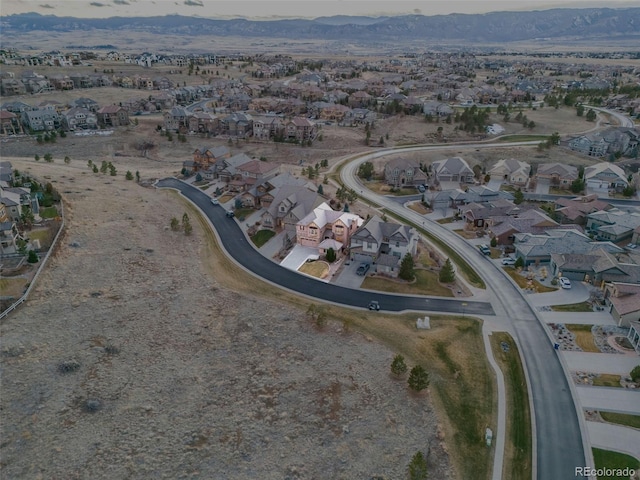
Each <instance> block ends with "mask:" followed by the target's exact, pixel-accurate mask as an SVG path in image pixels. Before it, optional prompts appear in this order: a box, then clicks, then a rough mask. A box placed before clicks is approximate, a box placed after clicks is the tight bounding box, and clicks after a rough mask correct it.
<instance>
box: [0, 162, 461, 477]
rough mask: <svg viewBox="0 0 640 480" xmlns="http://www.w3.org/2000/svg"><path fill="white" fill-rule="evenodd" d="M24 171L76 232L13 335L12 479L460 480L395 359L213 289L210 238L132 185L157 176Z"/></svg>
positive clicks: (165, 197) (217, 281) (172, 205)
mask: <svg viewBox="0 0 640 480" xmlns="http://www.w3.org/2000/svg"><path fill="white" fill-rule="evenodd" d="M96 160H99V159H94V161H96ZM11 161H12V162H13V164H14V167H16V168H19V169H20V170H21V171H28V169H29V168H30V169H31V171H32V172H33V173H34V174H37V175H38V176H40V177H45V176H48V177H50V179H51V180H50V181H52V182H54V183H53V184H54V186H56V187H57V188H58V189H59V190H60V191H62V192H66V193H65V194H64V195H65V197H66V199H67V200H68V204H67V208H66V210H67V213H68V218H67V221H68V225H69V228H68V231H67V233H66V236H64V237H63V238H62V244H61V248H60V249H59V250H58V252H57V253H56V255H55V256H54V257H53V258H52V262H51V263H50V266H49V267H48V268H47V270H46V271H45V272H44V274H43V275H42V276H41V280H40V281H39V283H38V286H37V288H36V289H35V291H34V293H33V296H32V297H31V298H30V300H29V301H28V302H27V303H26V304H25V305H24V306H23V307H21V308H19V309H18V310H17V311H16V312H14V313H13V314H11V315H10V316H9V317H8V318H7V319H5V320H4V322H3V323H2V325H0V327H1V336H0V340H1V347H0V354H1V356H0V359H1V362H2V363H1V365H2V370H1V381H2V384H1V385H0V389H1V391H2V395H1V397H0V407H1V410H0V417H1V418H0V420H1V422H0V423H1V430H0V437H2V439H3V440H2V444H1V445H0V468H1V470H0V471H1V474H2V475H1V476H2V478H3V479H18V478H20V479H23V478H34V479H37V478H42V479H65V480H69V479H86V478H91V479H101V478H105V479H114V478H140V479H148V478H169V479H176V478H203V479H204V478H225V479H247V478H263V479H271V478H273V479H283V478H290V479H294V478H296V479H298V478H299V479H303V478H304V479H313V478H318V479H319V478H336V479H338V478H344V479H352V478H372V477H374V476H380V477H381V478H402V477H403V476H404V475H406V473H405V472H406V467H407V464H408V463H409V460H410V458H411V456H412V455H413V454H414V453H415V452H416V451H417V450H422V451H423V452H427V451H429V456H428V458H429V470H430V476H431V478H451V477H453V476H454V475H453V473H452V471H451V467H450V466H449V460H448V455H447V454H446V448H445V446H444V445H443V444H442V442H441V441H440V440H439V438H438V433H437V431H438V427H437V419H436V416H435V413H434V411H433V409H432V407H431V404H430V401H429V397H428V395H425V394H423V395H419V396H414V395H411V394H409V393H408V391H407V388H406V386H405V383H404V382H402V381H397V380H394V379H392V378H391V377H390V375H389V374H388V371H389V365H390V362H391V359H392V357H393V355H394V352H392V351H389V350H388V349H387V348H385V347H384V346H382V345H380V344H378V343H376V342H375V341H372V340H371V339H367V338H363V337H362V336H361V335H359V334H357V333H349V334H345V333H344V332H341V331H340V328H339V327H338V326H336V325H329V326H328V327H327V328H326V329H324V330H323V331H318V330H317V329H316V328H315V327H314V326H312V325H311V324H310V323H309V322H308V321H307V320H306V318H305V315H304V312H301V311H299V310H296V309H294V308H292V307H289V306H287V305H279V304H276V303H274V302H271V301H269V300H268V299H264V298H258V297H253V296H251V295H250V294H246V293H238V292H234V291H230V290H228V289H226V288H225V287H224V286H223V280H224V275H225V272H217V273H216V275H215V278H212V277H211V276H210V275H209V274H208V273H207V269H206V268H205V267H204V266H203V264H202V263H201V260H200V254H201V252H202V251H203V246H204V245H203V242H204V240H205V237H204V235H203V232H202V231H201V230H200V228H199V225H198V224H197V222H192V224H193V226H194V233H193V235H192V236H189V237H187V236H185V235H183V234H182V233H177V232H171V231H169V230H168V228H167V227H168V225H169V220H170V218H171V217H172V216H176V217H178V218H181V217H182V213H183V212H184V211H185V209H184V207H183V206H182V205H181V204H180V203H178V200H177V199H176V198H175V197H174V196H171V195H170V194H169V193H168V192H162V191H156V190H154V189H151V188H143V187H140V186H138V185H136V184H135V183H134V182H130V181H126V180H124V178H123V175H122V174H123V173H124V171H126V170H127V169H131V170H132V171H135V170H140V172H141V174H142V176H143V178H145V177H147V176H150V175H152V174H154V173H155V174H156V176H160V173H163V172H160V173H158V172H157V171H156V170H155V169H156V168H157V167H158V165H157V164H154V163H153V162H151V161H147V162H146V163H144V162H143V161H142V160H131V159H129V160H126V159H119V161H120V162H127V161H128V162H140V163H130V164H126V163H124V164H122V165H119V166H118V171H119V175H118V177H108V176H103V175H99V174H98V175H96V174H92V173H90V172H89V171H88V169H87V168H86V161H85V160H83V161H80V160H75V159H74V160H72V162H71V164H70V165H63V164H62V163H61V162H59V163H54V164H43V163H42V162H40V163H39V164H36V163H35V162H34V161H18V160H15V159H11ZM167 168H168V167H167ZM169 171H170V170H169V169H167V172H166V173H168V172H169ZM120 172H122V173H120ZM72 242H77V243H78V244H79V246H78V247H71V246H70V244H71V243H72Z"/></svg>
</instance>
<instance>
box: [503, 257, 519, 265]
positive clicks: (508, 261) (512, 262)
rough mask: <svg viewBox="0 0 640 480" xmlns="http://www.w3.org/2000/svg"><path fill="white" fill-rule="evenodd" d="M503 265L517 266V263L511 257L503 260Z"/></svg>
mask: <svg viewBox="0 0 640 480" xmlns="http://www.w3.org/2000/svg"><path fill="white" fill-rule="evenodd" d="M502 264H503V265H515V264H516V261H515V260H514V259H513V258H511V257H505V258H503V259H502Z"/></svg>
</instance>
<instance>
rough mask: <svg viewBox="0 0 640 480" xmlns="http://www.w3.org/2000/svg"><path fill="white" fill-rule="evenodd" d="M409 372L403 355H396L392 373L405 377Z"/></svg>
mask: <svg viewBox="0 0 640 480" xmlns="http://www.w3.org/2000/svg"><path fill="white" fill-rule="evenodd" d="M406 372H407V364H406V363H405V361H404V357H403V356H402V355H399V354H398V355H396V356H395V357H393V361H392V362H391V373H393V374H394V375H396V376H398V377H399V376H401V375H404V374H405V373H406Z"/></svg>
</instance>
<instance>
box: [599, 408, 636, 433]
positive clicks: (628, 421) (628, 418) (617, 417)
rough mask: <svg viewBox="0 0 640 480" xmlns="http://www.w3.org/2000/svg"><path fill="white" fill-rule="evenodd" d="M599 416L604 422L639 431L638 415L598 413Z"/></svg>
mask: <svg viewBox="0 0 640 480" xmlns="http://www.w3.org/2000/svg"><path fill="white" fill-rule="evenodd" d="M600 416H601V417H602V419H603V420H604V421H605V422H609V423H617V424H618V425H624V426H625V427H633V428H638V429H640V415H631V414H628V413H616V412H603V411H600Z"/></svg>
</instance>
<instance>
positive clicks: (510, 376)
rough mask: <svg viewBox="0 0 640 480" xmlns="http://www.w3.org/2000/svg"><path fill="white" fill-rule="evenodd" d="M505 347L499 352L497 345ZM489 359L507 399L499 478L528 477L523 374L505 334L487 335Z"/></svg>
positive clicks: (529, 463)
mask: <svg viewBox="0 0 640 480" xmlns="http://www.w3.org/2000/svg"><path fill="white" fill-rule="evenodd" d="M502 342H505V343H507V344H508V345H509V351H508V352H505V351H503V349H502V347H501V343H502ZM491 348H492V350H493V356H494V358H495V359H496V361H497V362H498V365H499V366H500V369H501V370H502V374H503V375H504V383H505V389H506V396H507V427H506V428H507V430H506V447H505V457H504V466H503V470H502V477H503V478H509V479H512V480H518V479H530V478H531V477H532V457H533V450H532V439H531V412H530V411H529V396H528V394H527V383H526V379H525V376H524V370H523V368H522V363H521V361H520V355H519V354H518V348H517V346H516V344H515V342H514V341H513V338H511V336H510V335H509V334H508V333H504V332H494V333H493V334H492V335H491Z"/></svg>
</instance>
